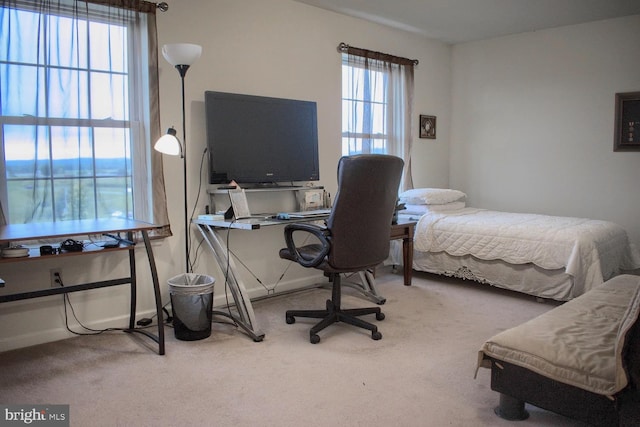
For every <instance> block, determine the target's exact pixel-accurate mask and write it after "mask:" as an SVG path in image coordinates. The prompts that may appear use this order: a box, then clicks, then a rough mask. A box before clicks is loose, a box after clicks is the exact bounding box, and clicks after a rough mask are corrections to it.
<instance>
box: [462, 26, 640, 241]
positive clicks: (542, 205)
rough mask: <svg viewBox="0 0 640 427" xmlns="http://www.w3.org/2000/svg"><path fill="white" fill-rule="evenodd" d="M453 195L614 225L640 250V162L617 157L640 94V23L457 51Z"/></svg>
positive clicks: (636, 156)
mask: <svg viewBox="0 0 640 427" xmlns="http://www.w3.org/2000/svg"><path fill="white" fill-rule="evenodd" d="M452 61H453V82H452V87H453V92H452V93H453V96H452V104H453V107H452V117H453V119H452V132H451V147H450V150H451V152H450V171H451V172H450V184H451V187H453V188H457V189H460V190H462V191H465V192H466V193H468V196H469V202H470V204H471V205H473V206H476V207H483V208H490V209H498V210H509V211H519V212H537V213H546V214H558V215H569V216H580V217H590V218H596V219H604V220H611V221H614V222H617V223H619V224H620V225H622V226H624V227H625V228H626V229H627V230H628V232H629V234H630V236H631V238H632V240H633V241H634V242H635V243H636V244H640V215H638V214H639V213H640V196H639V195H638V190H637V189H638V184H639V183H640V152H624V153H621V152H613V134H614V95H615V93H616V92H630V91H638V90H640V72H639V70H640V16H633V17H627V18H621V19H613V20H606V21H599V22H595V23H588V24H583V25H575V26H568V27H561V28H556V29H550V30H545V31H537V32H532V33H526V34H520V35H514V36H508V37H502V38H497V39H492V40H486V41H480V42H474V43H466V44H461V45H456V46H454V48H453V56H452Z"/></svg>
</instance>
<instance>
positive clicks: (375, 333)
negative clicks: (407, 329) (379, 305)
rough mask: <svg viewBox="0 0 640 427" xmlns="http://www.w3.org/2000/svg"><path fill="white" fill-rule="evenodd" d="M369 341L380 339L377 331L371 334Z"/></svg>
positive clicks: (380, 335)
mask: <svg viewBox="0 0 640 427" xmlns="http://www.w3.org/2000/svg"><path fill="white" fill-rule="evenodd" d="M371 339H373V340H376V341H378V340H379V339H382V334H381V333H380V332H378V331H375V332H371Z"/></svg>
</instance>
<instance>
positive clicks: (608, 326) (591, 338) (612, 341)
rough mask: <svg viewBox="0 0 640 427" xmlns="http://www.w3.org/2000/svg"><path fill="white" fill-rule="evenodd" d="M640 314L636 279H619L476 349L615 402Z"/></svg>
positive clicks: (624, 379) (486, 363) (639, 288)
mask: <svg viewBox="0 0 640 427" xmlns="http://www.w3.org/2000/svg"><path fill="white" fill-rule="evenodd" d="M639 311H640V276H632V275H621V276H617V277H614V278H612V279H610V280H608V281H607V282H605V283H603V284H602V285H600V286H599V287H597V288H594V289H592V290H591V291H589V292H587V293H585V294H583V295H581V296H580V297H578V298H575V299H573V300H571V301H569V302H566V303H564V304H563V305H561V306H559V307H556V308H554V309H552V310H550V311H548V312H547V313H545V314H543V315H541V316H538V317H536V318H534V319H532V320H530V321H528V322H526V323H523V324H522V325H520V326H517V327H515V328H511V329H508V330H506V331H504V332H501V333H499V334H497V335H495V336H494V337H493V338H491V339H489V340H488V341H487V342H485V343H484V345H483V346H482V348H481V349H480V353H479V358H478V367H481V366H482V367H487V368H488V367H490V366H491V365H490V363H489V361H488V360H485V356H489V357H491V358H494V359H497V360H502V361H505V362H509V363H512V364H514V365H518V366H521V367H523V368H526V369H529V370H531V371H533V372H535V373H537V374H540V375H543V376H545V377H548V378H551V379H553V380H555V381H559V382H562V383H565V384H569V385H573V386H575V387H579V388H581V389H584V390H587V391H590V392H593V393H597V394H601V395H606V396H613V395H614V394H616V393H618V392H619V391H621V390H622V389H623V388H624V387H626V385H627V384H628V378H627V374H626V372H625V370H624V368H623V360H622V359H623V348H624V343H625V339H626V336H627V332H628V331H629V330H630V329H631V327H632V326H633V324H634V323H635V321H636V319H637V318H638V313H639Z"/></svg>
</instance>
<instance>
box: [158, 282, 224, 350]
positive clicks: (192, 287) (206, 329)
mask: <svg viewBox="0 0 640 427" xmlns="http://www.w3.org/2000/svg"><path fill="white" fill-rule="evenodd" d="M168 283H169V294H170V296H171V308H172V310H173V331H174V333H175V336H176V338H177V339H179V340H183V341H195V340H201V339H204V338H207V337H208V336H210V335H211V316H212V308H213V285H214V283H215V279H214V278H213V277H211V276H207V275H204V274H195V273H185V274H180V275H178V276H175V277H172V278H171V279H169V281H168Z"/></svg>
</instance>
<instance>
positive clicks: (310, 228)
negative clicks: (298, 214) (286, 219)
mask: <svg viewBox="0 0 640 427" xmlns="http://www.w3.org/2000/svg"><path fill="white" fill-rule="evenodd" d="M295 231H304V232H306V233H310V234H312V235H313V236H315V237H316V238H318V240H319V241H320V244H321V245H322V249H321V250H320V252H319V253H317V254H315V256H314V257H310V256H308V255H304V254H302V253H301V252H300V251H299V250H298V248H297V247H296V244H295V243H294V241H293V233H294V232H295ZM329 235H330V232H329V230H328V229H327V228H326V227H321V226H318V225H315V224H306V223H297V224H289V225H287V226H286V227H285V228H284V240H285V242H286V243H287V249H289V252H290V253H291V254H292V255H293V256H294V257H295V260H296V262H297V263H298V264H300V265H302V266H303V267H316V266H318V265H320V263H321V262H322V261H323V260H324V258H325V257H326V256H327V254H328V253H329V249H330V248H331V242H330V241H329V240H328V239H327V237H328V236H329Z"/></svg>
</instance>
